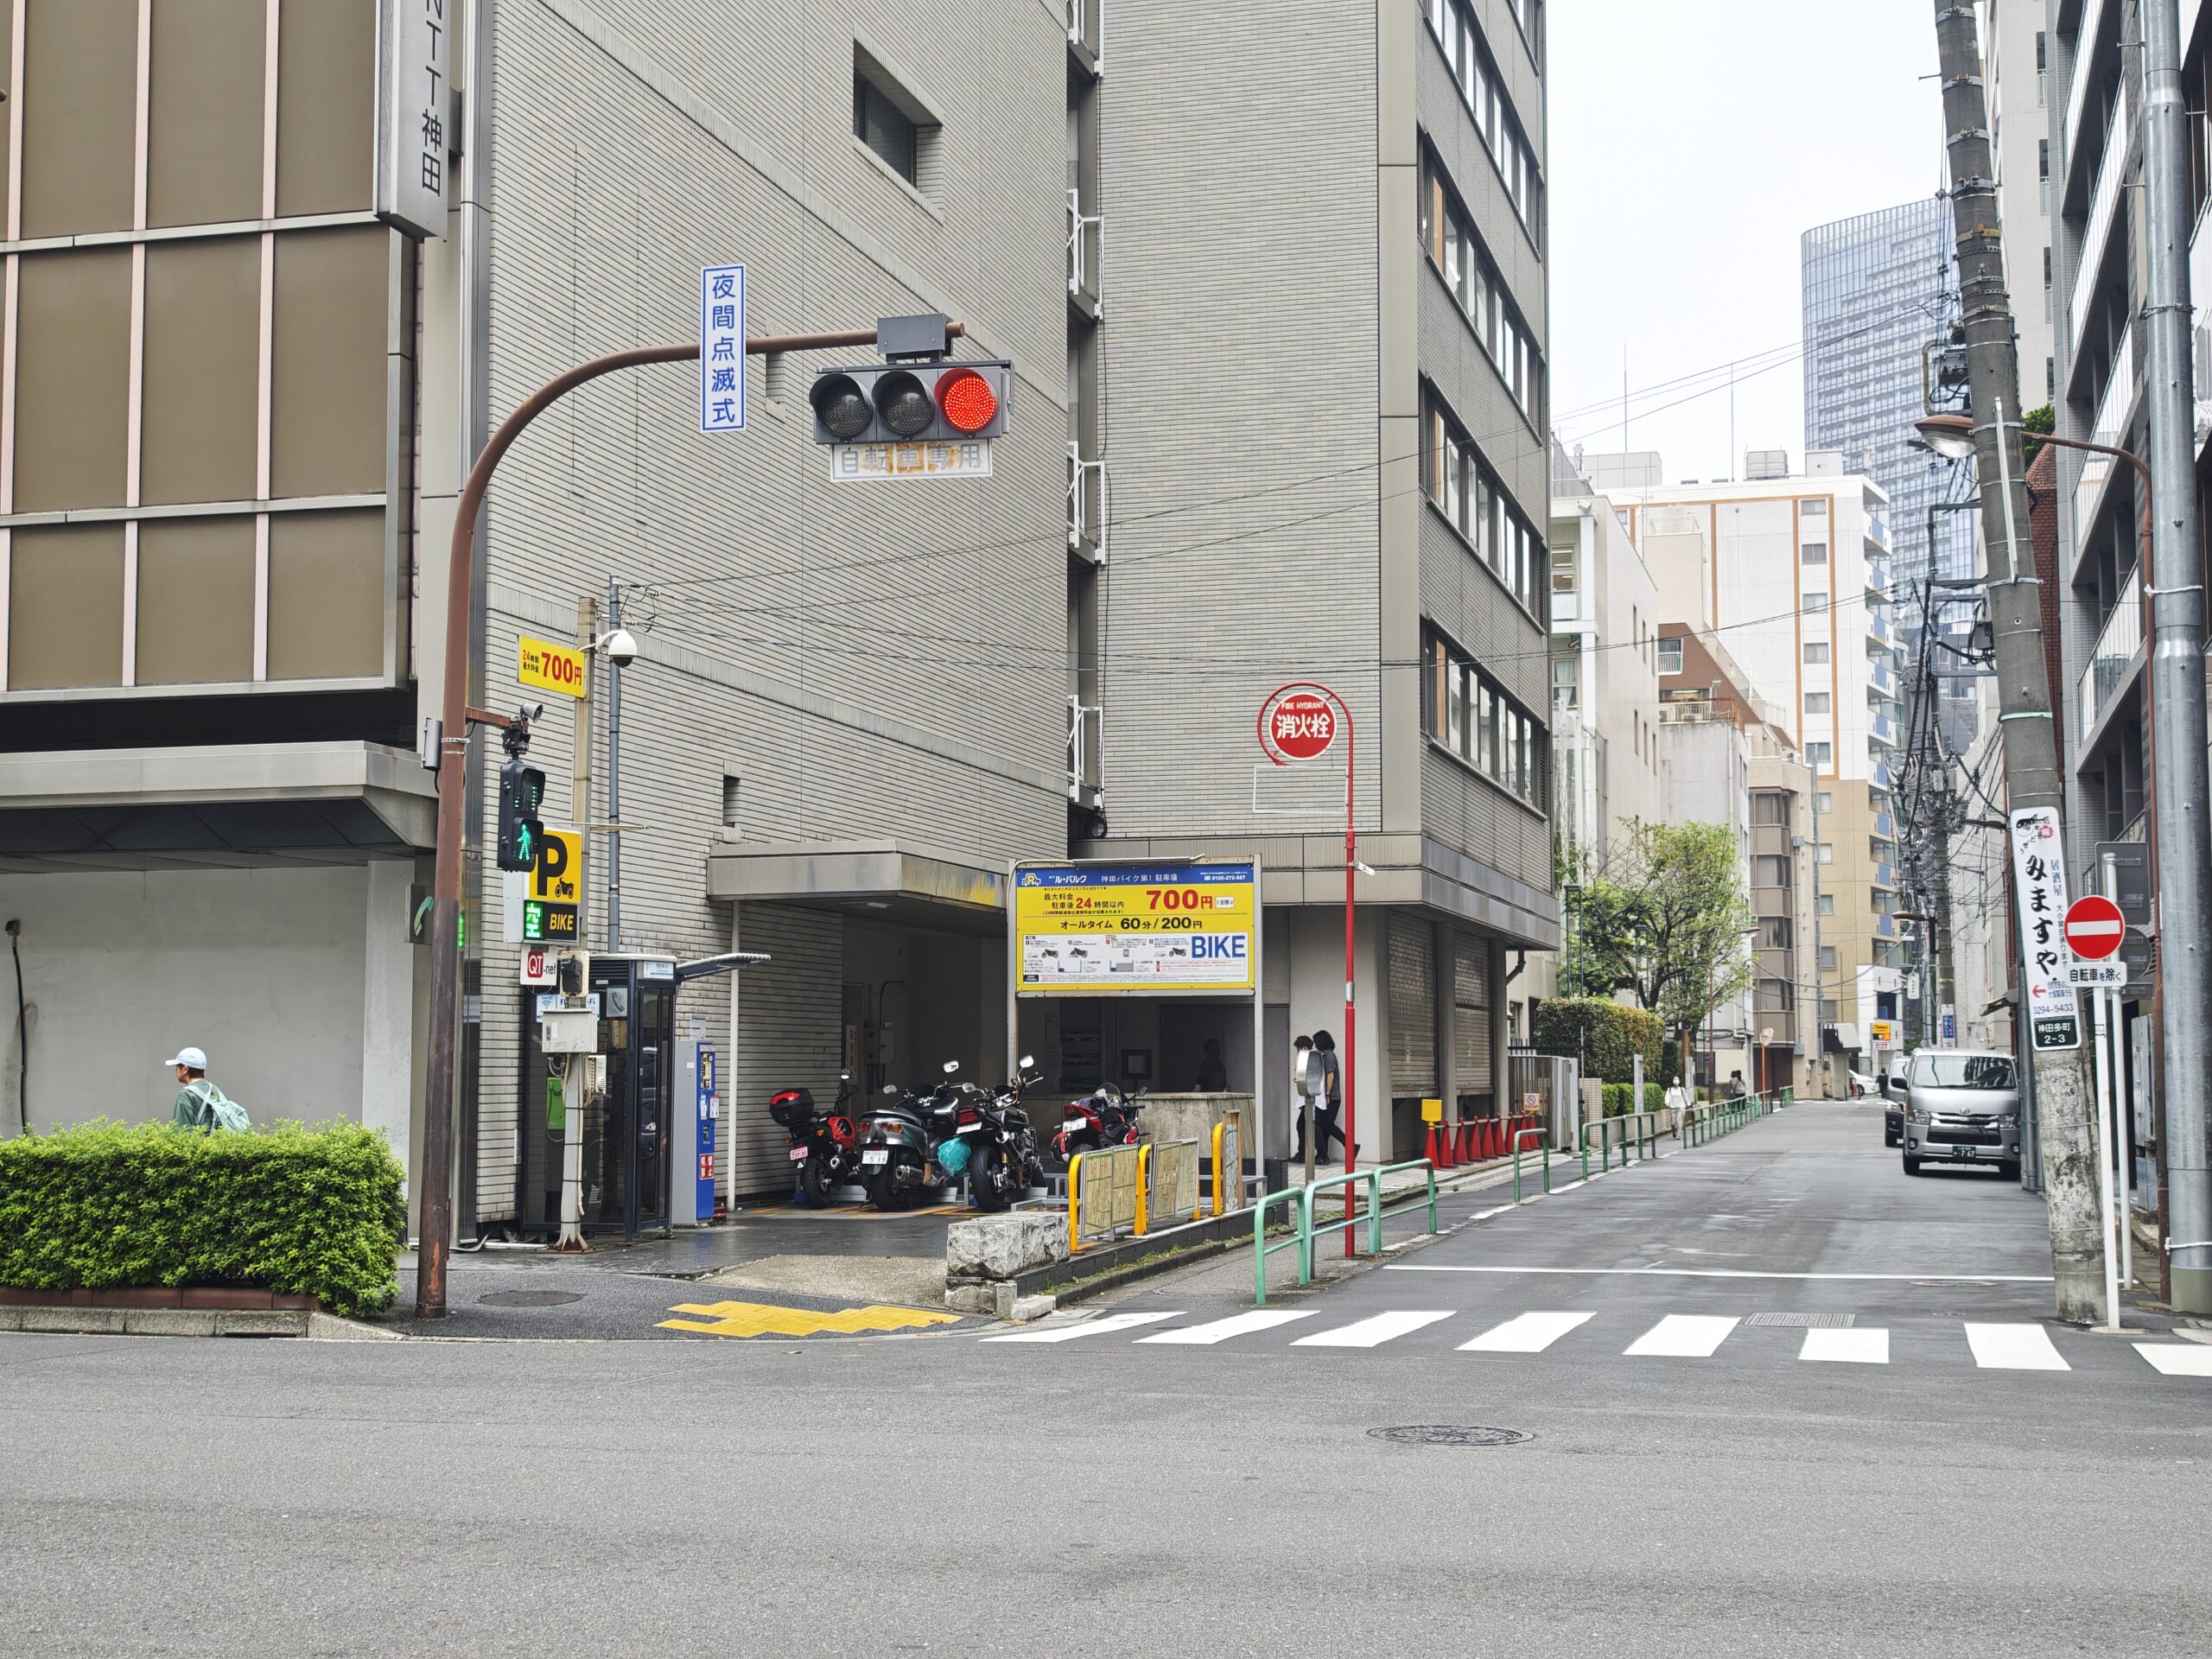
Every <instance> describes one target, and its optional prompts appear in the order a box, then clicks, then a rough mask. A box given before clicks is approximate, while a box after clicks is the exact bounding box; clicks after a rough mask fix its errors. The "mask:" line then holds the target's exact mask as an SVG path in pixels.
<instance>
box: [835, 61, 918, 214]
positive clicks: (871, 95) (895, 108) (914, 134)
mask: <svg viewBox="0 0 2212 1659" xmlns="http://www.w3.org/2000/svg"><path fill="white" fill-rule="evenodd" d="M937 136H938V130H937V125H936V124H935V123H934V122H932V121H931V120H929V119H928V118H926V117H925V115H924V114H923V113H922V107H921V105H920V104H919V103H918V101H917V100H916V99H914V98H913V97H912V95H911V94H910V93H908V92H905V91H904V90H903V89H901V88H900V87H899V86H898V85H897V84H896V83H895V82H894V81H893V79H891V77H890V75H889V74H888V73H887V72H886V71H885V70H884V69H883V67H882V66H881V65H880V64H878V63H877V62H876V61H875V60H874V59H872V58H870V57H868V54H866V53H864V52H862V53H859V54H856V61H855V64H854V67H853V137H855V138H857V139H859V140H860V141H861V143H863V144H866V145H867V146H868V149H870V150H871V151H873V152H874V155H875V156H876V157H877V159H879V160H880V161H881V162H883V164H884V165H885V166H886V167H888V168H890V169H891V170H892V171H893V173H896V174H897V175H899V177H900V178H902V179H904V180H906V182H907V183H909V184H911V185H913V186H914V187H916V188H920V187H921V184H922V179H923V174H924V173H925V170H926V163H927V162H928V159H929V156H930V152H931V149H933V148H934V147H935V142H936V139H937Z"/></svg>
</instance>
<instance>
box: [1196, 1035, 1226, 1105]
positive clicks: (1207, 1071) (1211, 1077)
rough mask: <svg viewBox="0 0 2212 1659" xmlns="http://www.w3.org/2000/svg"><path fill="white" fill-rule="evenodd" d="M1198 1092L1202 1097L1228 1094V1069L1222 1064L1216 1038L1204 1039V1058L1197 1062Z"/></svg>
mask: <svg viewBox="0 0 2212 1659" xmlns="http://www.w3.org/2000/svg"><path fill="white" fill-rule="evenodd" d="M1198 1092H1199V1093H1200V1094H1202V1095H1222V1094H1226V1093H1228V1092H1229V1068H1228V1067H1227V1066H1226V1065H1223V1064H1222V1060H1221V1041H1220V1039H1218V1038H1214V1037H1209V1038H1207V1039H1206V1052H1205V1058H1203V1059H1201V1060H1200V1061H1199V1062H1198Z"/></svg>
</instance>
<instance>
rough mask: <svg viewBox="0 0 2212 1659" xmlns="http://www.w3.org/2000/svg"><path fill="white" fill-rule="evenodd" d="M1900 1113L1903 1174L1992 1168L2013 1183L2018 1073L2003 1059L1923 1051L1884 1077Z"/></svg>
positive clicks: (1981, 1054)
mask: <svg viewBox="0 0 2212 1659" xmlns="http://www.w3.org/2000/svg"><path fill="white" fill-rule="evenodd" d="M1890 1094H1891V1098H1892V1099H1893V1100H1897V1099H1898V1096H1902V1099H1901V1100H1899V1102H1898V1103H1899V1104H1900V1105H1901V1106H1902V1108H1903V1110H1904V1123H1903V1126H1902V1128H1903V1134H1904V1173H1906V1174H1908V1175H1917V1174H1919V1173H1921V1168H1922V1166H1923V1164H1926V1163H1928V1162H1930V1161H1934V1162H1937V1163H1945V1164H1983V1165H1990V1164H1993V1165H1995V1166H1996V1167H1997V1171H1998V1173H1999V1174H2001V1175H2003V1176H2005V1178H2006V1179H2011V1180H2018V1179H2019V1178H2020V1074H2019V1071H2018V1067H2017V1066H2016V1065H2014V1064H2013V1060H2012V1056H2011V1055H2010V1054H1999V1053H1993V1052H1986V1051H1979V1050H1974V1049H1960V1048H1923V1049H1922V1050H1921V1051H1920V1052H1918V1053H1917V1054H1915V1055H1914V1056H1913V1057H1912V1058H1911V1060H1910V1062H1909V1063H1908V1065H1907V1068H1906V1070H1905V1071H1904V1075H1903V1076H1902V1077H1897V1076H1892V1077H1891V1079H1890Z"/></svg>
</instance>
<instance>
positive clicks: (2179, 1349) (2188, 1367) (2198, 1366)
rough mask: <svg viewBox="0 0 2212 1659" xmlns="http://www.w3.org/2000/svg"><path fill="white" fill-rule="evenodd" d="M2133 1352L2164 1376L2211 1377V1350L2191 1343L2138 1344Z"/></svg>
mask: <svg viewBox="0 0 2212 1659" xmlns="http://www.w3.org/2000/svg"><path fill="white" fill-rule="evenodd" d="M2135 1351H2136V1352H2137V1353H2139V1354H2140V1355H2142V1356H2143V1357H2144V1358H2145V1359H2147V1360H2149V1361H2150V1362H2151V1363H2152V1365H2153V1366H2154V1367H2156V1368H2157V1370H2158V1373H2159V1374H2160V1375H2161V1376H2212V1348H2204V1347H2200V1346H2199V1345H2198V1344H2196V1343H2193V1342H2139V1343H2137V1344H2135Z"/></svg>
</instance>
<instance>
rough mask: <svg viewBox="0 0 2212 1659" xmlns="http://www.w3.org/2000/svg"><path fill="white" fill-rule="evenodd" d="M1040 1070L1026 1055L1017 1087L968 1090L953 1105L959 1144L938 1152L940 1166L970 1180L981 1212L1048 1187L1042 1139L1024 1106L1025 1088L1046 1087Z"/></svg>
mask: <svg viewBox="0 0 2212 1659" xmlns="http://www.w3.org/2000/svg"><path fill="white" fill-rule="evenodd" d="M1034 1065H1036V1061H1035V1060H1033V1059H1032V1058H1030V1057H1029V1056H1028V1055H1027V1054H1025V1055H1023V1056H1022V1057H1021V1063H1020V1067H1019V1069H1018V1070H1017V1071H1016V1072H1015V1074H1014V1082H1012V1083H1011V1084H1000V1085H999V1086H997V1087H996V1088H994V1089H990V1090H981V1089H974V1088H972V1087H969V1088H966V1089H965V1090H963V1093H962V1094H961V1095H960V1096H958V1097H957V1098H956V1099H955V1100H954V1101H953V1102H952V1103H951V1106H952V1118H953V1122H952V1133H953V1137H954V1144H953V1145H951V1146H945V1147H939V1148H938V1164H939V1165H940V1166H942V1167H943V1168H944V1170H945V1171H946V1173H949V1174H960V1173H965V1174H966V1175H967V1177H968V1191H969V1196H970V1197H971V1198H974V1200H975V1203H976V1208H977V1209H978V1210H982V1211H999V1210H1004V1209H1007V1208H1008V1207H1009V1206H1011V1205H1013V1203H1014V1198H1015V1197H1016V1196H1017V1195H1018V1194H1019V1193H1020V1191H1021V1190H1022V1189H1023V1188H1024V1187H1027V1186H1042V1185H1044V1183H1045V1166H1044V1163H1043V1160H1041V1159H1039V1156H1038V1154H1037V1133H1036V1131H1035V1130H1034V1129H1033V1128H1031V1127H1030V1124H1029V1114H1028V1112H1027V1110H1026V1109H1024V1108H1023V1106H1022V1104H1021V1091H1022V1090H1023V1088H1024V1087H1025V1086H1027V1085H1028V1084H1033V1083H1041V1082H1043V1081H1044V1078H1043V1077H1042V1076H1041V1075H1040V1074H1039V1073H1037V1072H1035V1071H1032V1070H1031V1068H1032V1067H1033V1066H1034Z"/></svg>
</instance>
